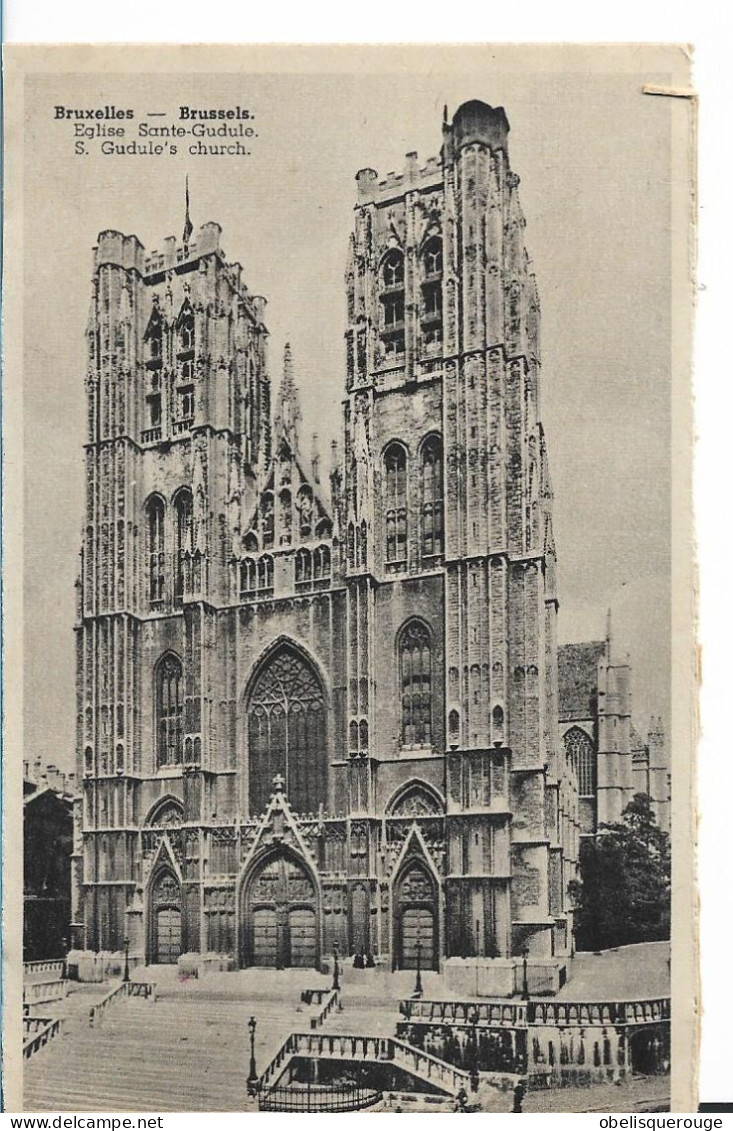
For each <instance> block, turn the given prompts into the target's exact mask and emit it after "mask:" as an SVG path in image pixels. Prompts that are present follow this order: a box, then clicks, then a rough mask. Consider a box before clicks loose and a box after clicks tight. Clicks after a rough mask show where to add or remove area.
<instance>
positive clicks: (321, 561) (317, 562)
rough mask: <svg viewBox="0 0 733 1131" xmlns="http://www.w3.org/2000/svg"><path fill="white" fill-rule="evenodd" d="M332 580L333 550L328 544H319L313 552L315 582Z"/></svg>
mask: <svg viewBox="0 0 733 1131" xmlns="http://www.w3.org/2000/svg"><path fill="white" fill-rule="evenodd" d="M330 580H331V550H330V549H329V547H328V546H317V547H316V549H315V551H314V553H313V582H314V584H315V585H316V586H318V583H319V582H321V583H326V584H328V582H330Z"/></svg>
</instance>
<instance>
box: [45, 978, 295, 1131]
mask: <svg viewBox="0 0 733 1131" xmlns="http://www.w3.org/2000/svg"><path fill="white" fill-rule="evenodd" d="M243 973H244V972H243ZM222 977H223V978H224V979H226V978H227V976H226V975H224V976H222ZM228 978H229V985H228V990H227V984H226V981H225V983H224V985H221V984H217V981H218V979H217V978H215V977H213V976H212V978H211V982H212V984H211V985H209V980H210V979H209V978H208V977H207V978H205V979H202V981H201V983H197V982H195V981H194V982H192V983H186V984H182V985H181V984H177V983H176V982H175V980H173V979H171V980H170V981H169V983H168V984H164V985H163V986H162V987H161V988H160V992H159V995H158V999H157V1000H156V1001H153V1000H152V998H151V999H148V1000H144V999H140V998H127V999H123V1000H121V1001H120V1002H119V1003H116V1004H115V1005H114V1006H113V1007H112V1008H111V1009H110V1010H109V1012H108V1013H106V1014H105V1015H104V1019H103V1020H102V1022H101V1023H100V1024H98V1025H95V1027H94V1028H90V1026H89V1021H88V1015H89V1007H90V1005H92V1004H94V1002H95V1001H98V1000H100V998H101V997H103V996H104V993H106V992H108V991H109V988H110V987H109V986H107V987H94V988H95V990H96V991H97V993H96V994H90V993H86V992H80V993H74V994H71V995H70V997H69V998H68V999H67V1001H68V1003H69V1011H68V1013H67V1017H66V1019H65V1025H64V1031H63V1033H62V1035H61V1037H60V1038H59V1039H57V1040H55V1041H54V1042H52V1043H51V1044H49V1045H48V1047H46V1048H44V1049H43V1050H42V1051H41V1052H40V1053H39V1054H38V1055H36V1056H34V1057H33V1058H31V1060H30V1061H28V1063H27V1066H26V1071H25V1076H24V1107H25V1110H27V1111H32V1112H43V1111H79V1110H86V1111H99V1112H105V1111H112V1112H125V1111H139V1112H165V1111H252V1110H255V1109H256V1104H253V1102H252V1101H251V1100H250V1099H249V1098H248V1096H247V1075H248V1071H249V1054H250V1039H249V1030H248V1022H249V1018H250V1016H251V1015H252V1014H254V1015H255V1016H256V1018H257V1030H256V1040H255V1056H256V1059H257V1065H258V1068H259V1069H260V1071H261V1070H262V1069H263V1068H264V1067H265V1066H266V1065H267V1064H268V1063H269V1061H270V1060H271V1059H272V1057H273V1056H274V1054H275V1052H276V1050H277V1048H278V1047H279V1046H280V1045H281V1044H282V1043H283V1041H284V1040H285V1038H286V1036H287V1035H288V1034H289V1033H290V1032H292V1031H293V1030H295V1029H298V1028H302V1027H303V1024H304V1020H305V1018H306V1017H307V1013H304V1012H303V1007H302V1006H301V1005H300V1001H299V996H300V995H299V992H298V993H297V994H295V993H293V994H291V993H289V992H287V990H286V992H285V993H282V994H281V993H278V995H277V997H274V996H273V994H272V992H271V991H270V992H269V993H268V992H267V990H266V989H265V988H264V987H262V986H260V987H257V986H256V984H255V980H254V979H237V975H234V976H232V975H229V976H228ZM259 980H260V981H261V977H260V979H259ZM306 980H307V979H306ZM247 981H249V982H250V985H249V986H248V985H246V984H243V983H246V982H247ZM300 981H301V982H303V981H304V980H303V976H302V974H301V978H300ZM310 981H313V975H311V977H310ZM223 991H226V992H223ZM247 991H249V992H247ZM224 1001H226V1003H227V1004H226V1005H224V1004H223V1003H224Z"/></svg>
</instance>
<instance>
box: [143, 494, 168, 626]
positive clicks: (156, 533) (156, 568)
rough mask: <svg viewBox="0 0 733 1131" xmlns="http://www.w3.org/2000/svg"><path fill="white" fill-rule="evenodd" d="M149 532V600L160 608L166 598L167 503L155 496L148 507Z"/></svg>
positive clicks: (154, 606)
mask: <svg viewBox="0 0 733 1131" xmlns="http://www.w3.org/2000/svg"><path fill="white" fill-rule="evenodd" d="M145 513H146V525H147V531H148V599H149V601H150V607H151V608H159V607H160V606H161V605H162V604H163V598H164V596H165V503H164V502H163V500H162V499H161V498H160V496H159V495H153V497H152V498H151V499H149V500H148V502H147V504H146V507H145Z"/></svg>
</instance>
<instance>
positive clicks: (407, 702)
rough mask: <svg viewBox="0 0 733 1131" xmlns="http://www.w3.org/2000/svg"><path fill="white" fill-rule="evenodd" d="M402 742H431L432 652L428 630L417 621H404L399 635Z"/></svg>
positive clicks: (411, 744) (406, 743) (416, 743)
mask: <svg viewBox="0 0 733 1131" xmlns="http://www.w3.org/2000/svg"><path fill="white" fill-rule="evenodd" d="M398 650H399V665H400V690H401V709H402V745H403V746H425V745H429V744H430V742H431V741H432V655H431V643H430V633H429V632H428V629H427V626H426V625H425V624H424V623H423V622H422V621H420V620H411V621H408V622H407V624H406V625H405V626H404V628H403V629H402V631H401V632H400V635H399V642H398Z"/></svg>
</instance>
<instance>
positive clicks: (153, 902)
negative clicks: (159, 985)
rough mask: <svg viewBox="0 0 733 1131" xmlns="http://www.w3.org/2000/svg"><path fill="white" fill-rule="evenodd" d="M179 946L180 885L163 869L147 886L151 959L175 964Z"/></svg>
mask: <svg viewBox="0 0 733 1131" xmlns="http://www.w3.org/2000/svg"><path fill="white" fill-rule="evenodd" d="M181 949H182V948H181V885H180V884H179V882H178V880H177V878H176V876H175V875H174V874H173V872H172V871H170V869H168V868H166V869H165V870H164V871H161V872H160V873H159V874H158V875H157V877H156V878H155V880H154V881H153V884H152V886H151V888H150V961H151V962H153V963H163V964H166V965H171V964H175V963H176V962H178V959H179V958H180V955H181Z"/></svg>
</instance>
